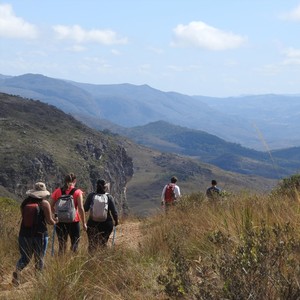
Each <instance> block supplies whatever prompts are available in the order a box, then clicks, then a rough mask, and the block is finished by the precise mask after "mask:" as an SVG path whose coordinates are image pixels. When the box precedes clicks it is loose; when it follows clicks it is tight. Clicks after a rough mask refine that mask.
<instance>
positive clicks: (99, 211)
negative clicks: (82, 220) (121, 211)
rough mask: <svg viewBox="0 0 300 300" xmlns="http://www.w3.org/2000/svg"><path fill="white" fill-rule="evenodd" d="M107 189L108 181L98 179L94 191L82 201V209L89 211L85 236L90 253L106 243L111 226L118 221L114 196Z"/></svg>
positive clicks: (115, 224) (111, 229)
mask: <svg viewBox="0 0 300 300" xmlns="http://www.w3.org/2000/svg"><path fill="white" fill-rule="evenodd" d="M107 191H108V183H106V181H105V180H104V179H99V180H98V181H97V188H96V192H92V193H90V194H89V195H88V197H87V199H86V201H85V203H84V210H85V211H86V212H88V211H89V219H88V222H87V236H88V241H89V246H88V250H89V253H90V254H93V253H94V252H95V250H96V249H97V248H99V247H103V246H106V245H107V242H108V239H109V237H110V234H111V233H112V231H113V227H114V226H118V223H119V221H118V212H117V209H116V206H115V203H114V198H113V197H112V195H110V194H109V193H108V192H107Z"/></svg>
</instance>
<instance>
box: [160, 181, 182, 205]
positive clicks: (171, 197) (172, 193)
mask: <svg viewBox="0 0 300 300" xmlns="http://www.w3.org/2000/svg"><path fill="white" fill-rule="evenodd" d="M177 181H178V179H177V177H175V176H173V177H172V178H171V180H170V183H168V184H166V185H165V186H164V188H163V190H162V193H161V204H162V206H164V208H165V210H166V211H167V209H168V208H169V207H170V206H173V205H175V204H176V202H177V201H178V200H179V198H180V197H181V193H180V188H179V186H178V185H177V184H176V183H177Z"/></svg>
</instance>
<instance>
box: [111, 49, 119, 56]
mask: <svg viewBox="0 0 300 300" xmlns="http://www.w3.org/2000/svg"><path fill="white" fill-rule="evenodd" d="M110 52H111V53H112V54H113V55H116V56H119V55H121V52H120V51H118V50H117V49H111V51H110Z"/></svg>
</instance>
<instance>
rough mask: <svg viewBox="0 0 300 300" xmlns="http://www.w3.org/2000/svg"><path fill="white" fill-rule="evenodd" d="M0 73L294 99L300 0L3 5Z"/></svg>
mask: <svg viewBox="0 0 300 300" xmlns="http://www.w3.org/2000/svg"><path fill="white" fill-rule="evenodd" d="M0 51H1V56H0V73H1V74H4V75H13V76H16V75H22V74H25V73H35V74H43V75H45V76H49V77H54V78H61V79H67V80H74V81H78V82H86V83H93V84H119V83H131V84H136V85H141V84H148V85H150V86H151V87H153V88H156V89H159V90H161V91H175V92H179V93H183V94H187V95H204V96H217V97H227V96H238V95H245V94H267V93H275V94H299V93H300V88H299V87H300V0H297V1H294V0H289V1H286V0H205V1H204V0H180V1H179V0H109V1H108V0H105V1H102V0H93V1H92V0H72V1H69V0H60V1H58V0H51V1H50V0H43V1H40V0H39V1H38V0H22V1H21V0H15V1H9V0H8V1H1V0H0Z"/></svg>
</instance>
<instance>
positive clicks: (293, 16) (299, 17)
mask: <svg viewBox="0 0 300 300" xmlns="http://www.w3.org/2000/svg"><path fill="white" fill-rule="evenodd" d="M282 18H283V19H284V20H290V21H300V4H299V5H298V6H297V7H296V8H295V9H293V10H292V11H290V12H288V13H285V14H283V15H282Z"/></svg>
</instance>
